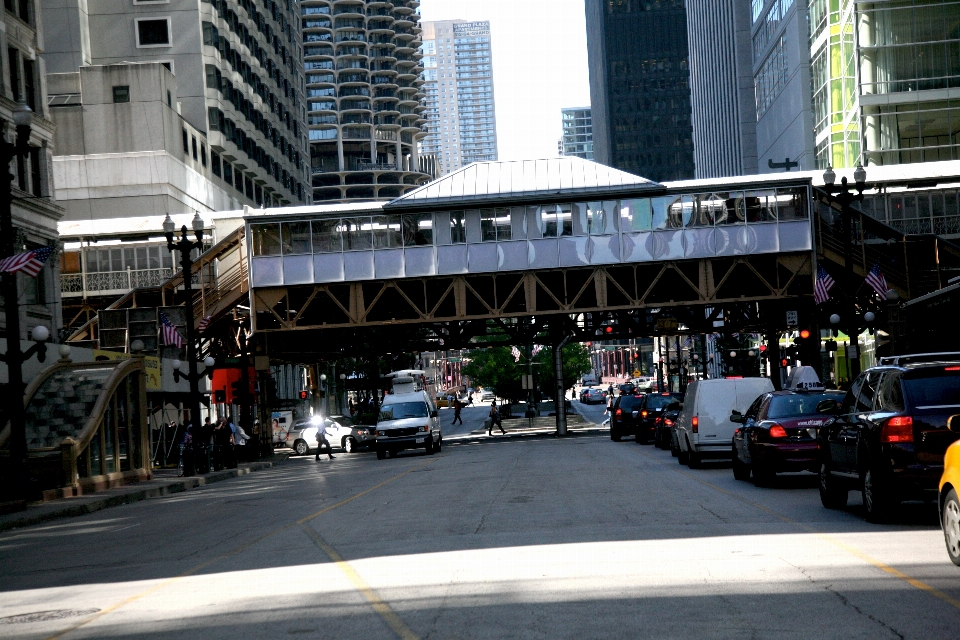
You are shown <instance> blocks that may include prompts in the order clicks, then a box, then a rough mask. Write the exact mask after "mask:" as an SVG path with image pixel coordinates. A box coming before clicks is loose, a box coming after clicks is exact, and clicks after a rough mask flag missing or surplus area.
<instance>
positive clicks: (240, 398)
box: [230, 380, 247, 404]
mask: <svg viewBox="0 0 960 640" xmlns="http://www.w3.org/2000/svg"><path fill="white" fill-rule="evenodd" d="M230 394H231V395H232V396H233V404H243V403H244V400H245V399H246V397H247V394H245V393H244V388H243V382H242V381H240V380H235V381H233V382H231V383H230Z"/></svg>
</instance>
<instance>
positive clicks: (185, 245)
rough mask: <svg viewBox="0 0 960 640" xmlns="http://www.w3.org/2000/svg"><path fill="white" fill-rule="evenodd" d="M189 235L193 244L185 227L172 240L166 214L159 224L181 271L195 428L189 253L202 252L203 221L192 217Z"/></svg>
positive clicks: (196, 399) (197, 413) (196, 410)
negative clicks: (177, 257) (174, 252)
mask: <svg viewBox="0 0 960 640" xmlns="http://www.w3.org/2000/svg"><path fill="white" fill-rule="evenodd" d="M192 226H193V231H194V234H195V235H196V238H197V240H196V242H194V241H193V240H190V238H189V235H188V232H187V225H183V226H182V227H181V228H180V239H179V240H176V241H175V240H174V232H175V231H176V228H177V225H176V224H175V223H174V222H173V220H171V219H170V214H167V218H166V220H164V221H163V233H164V235H165V236H166V237H167V249H169V250H170V252H171V253H172V252H173V251H179V252H180V268H181V269H182V270H183V293H184V297H185V298H186V305H185V308H186V321H187V335H186V342H187V373H186V378H187V382H189V383H190V401H189V403H188V405H187V407H188V409H189V410H190V420H191V422H193V424H194V426H195V427H199V426H200V376H201V375H205V374H199V373H198V372H197V345H196V340H195V338H194V327H193V258H192V257H191V256H190V252H191V251H193V250H194V249H196V250H197V255H198V256H199V254H200V253H201V252H202V250H203V220H201V219H200V214H199V213H198V214H196V215H195V216H194V218H193V221H192Z"/></svg>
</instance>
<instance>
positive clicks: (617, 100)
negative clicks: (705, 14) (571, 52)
mask: <svg viewBox="0 0 960 640" xmlns="http://www.w3.org/2000/svg"><path fill="white" fill-rule="evenodd" d="M586 13H587V15H586V18H587V53H588V56H589V61H590V102H591V104H592V112H593V113H592V115H593V152H594V157H595V158H596V160H597V162H599V163H601V164H605V165H608V166H611V167H616V168H617V169H621V170H623V171H627V172H629V173H633V174H635V175H639V176H643V177H645V178H648V179H651V180H655V181H658V182H663V181H668V180H682V179H687V178H692V177H693V175H694V166H693V138H692V136H693V134H692V130H691V124H690V117H691V107H690V74H689V69H688V49H687V17H686V10H685V8H684V0H659V1H658V2H650V1H649V0H586ZM714 38H716V37H714Z"/></svg>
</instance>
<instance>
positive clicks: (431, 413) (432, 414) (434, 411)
mask: <svg viewBox="0 0 960 640" xmlns="http://www.w3.org/2000/svg"><path fill="white" fill-rule="evenodd" d="M437 415H438V414H437V410H436V409H434V410H433V411H431V412H430V417H431V418H436V417H437Z"/></svg>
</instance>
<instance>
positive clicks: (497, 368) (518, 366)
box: [463, 347, 526, 402]
mask: <svg viewBox="0 0 960 640" xmlns="http://www.w3.org/2000/svg"><path fill="white" fill-rule="evenodd" d="M467 359H468V360H469V362H467V363H466V364H465V365H464V367H463V374H464V375H466V376H469V377H470V378H471V379H472V380H473V383H474V384H475V385H477V386H480V387H483V388H484V389H493V392H494V393H495V394H497V395H498V396H499V397H501V398H507V399H508V400H510V401H511V402H516V401H517V400H520V399H521V398H523V397H525V392H524V391H523V389H522V388H521V387H522V386H523V384H522V380H521V378H520V376H521V375H523V374H524V373H526V368H525V367H524V366H523V365H524V364H525V363H524V361H523V359H522V358H521V360H520V362H519V363H517V362H515V361H514V359H513V356H512V355H511V353H510V347H489V348H486V349H474V350H472V351H470V352H469V353H468V354H467Z"/></svg>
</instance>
